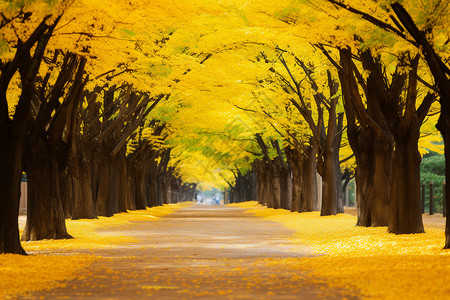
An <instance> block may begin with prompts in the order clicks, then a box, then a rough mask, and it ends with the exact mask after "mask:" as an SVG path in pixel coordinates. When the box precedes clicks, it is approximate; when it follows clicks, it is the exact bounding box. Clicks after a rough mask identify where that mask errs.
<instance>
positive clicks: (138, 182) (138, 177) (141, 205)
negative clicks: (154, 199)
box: [133, 170, 147, 209]
mask: <svg viewBox="0 0 450 300" xmlns="http://www.w3.org/2000/svg"><path fill="white" fill-rule="evenodd" d="M133 177H134V186H135V194H134V197H135V203H136V209H145V208H146V207H147V194H146V189H145V187H146V183H145V178H146V177H145V171H144V170H139V171H138V170H135V172H134V174H133Z"/></svg>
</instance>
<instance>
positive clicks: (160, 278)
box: [0, 205, 356, 299]
mask: <svg viewBox="0 0 450 300" xmlns="http://www.w3.org/2000/svg"><path fill="white" fill-rule="evenodd" d="M244 211H245V210H244V209H243V208H239V207H229V206H208V205H195V206H191V207H183V208H181V209H176V210H174V212H173V213H171V214H169V215H166V216H163V217H159V218H157V219H156V220H153V219H152V220H147V221H145V220H143V219H142V216H141V219H140V220H138V221H131V222H130V223H127V224H124V225H121V226H117V227H114V226H113V227H108V228H106V229H100V230H98V232H99V233H101V235H102V236H103V237H118V236H123V237H127V238H132V240H129V241H125V242H124V241H119V242H118V243H117V244H116V245H114V246H106V245H105V247H95V246H90V245H88V248H90V249H83V247H75V246H73V245H66V244H61V245H56V246H54V247H53V246H52V247H41V245H38V244H37V243H38V242H31V243H30V245H27V244H25V245H24V247H25V249H27V251H28V253H30V254H34V255H33V256H43V254H45V255H46V256H48V257H53V256H71V255H73V254H76V255H82V256H83V257H85V255H86V254H94V255H95V259H94V261H93V262H91V261H90V262H89V266H88V267H86V268H84V269H80V272H79V273H78V274H76V276H74V278H72V279H71V280H68V281H65V282H63V284H62V285H61V286H56V287H52V288H50V289H47V290H40V291H32V292H28V293H25V294H22V295H16V296H14V298H16V299H130V298H138V299H140V298H153V299H323V298H324V297H325V298H326V299H351V298H355V299H356V297H355V296H351V295H349V294H348V293H345V292H343V291H340V290H339V289H338V288H329V287H327V285H326V284H325V283H314V282H312V281H310V280H307V278H306V273H307V271H299V270H296V269H292V268H288V267H284V265H283V264H273V261H274V260H277V259H301V258H305V257H311V256H316V254H312V253H311V251H310V250H309V249H308V248H307V247H299V246H298V245H295V244H294V243H293V241H292V240H291V239H289V238H290V237H292V236H293V234H294V233H295V232H294V231H293V230H291V229H287V228H286V227H284V226H282V225H281V224H279V223H276V222H273V221H266V220H264V219H262V218H258V217H255V216H252V215H250V214H248V213H245V212H244ZM44 243H45V242H44ZM100 244H102V243H100ZM294 248H295V251H294ZM87 260H90V256H87ZM0 277H1V276H0ZM0 298H1V297H0Z"/></svg>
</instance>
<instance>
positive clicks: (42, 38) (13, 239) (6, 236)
mask: <svg viewBox="0 0 450 300" xmlns="http://www.w3.org/2000/svg"><path fill="white" fill-rule="evenodd" d="M15 4H16V3H15V2H12V3H9V4H8V3H1V5H2V10H3V11H5V13H4V14H3V15H2V21H1V26H0V29H1V33H2V38H3V40H4V41H8V46H9V48H7V50H6V51H7V54H8V55H5V56H3V58H2V61H1V75H0V95H1V96H0V97H1V99H0V101H1V110H2V112H1V117H0V127H1V134H0V139H1V147H0V152H1V155H0V157H1V159H2V162H1V163H0V166H1V167H0V172H1V174H2V175H1V186H0V191H1V193H0V194H1V196H0V205H1V209H0V211H1V212H0V222H1V226H0V252H1V253H5V252H6V253H20V254H24V253H25V252H24V250H23V249H22V247H21V245H20V243H19V231H18V223H17V216H18V209H19V204H18V203H19V196H20V178H21V173H22V149H23V146H24V143H25V134H26V130H27V125H28V124H27V122H28V117H29V114H30V113H31V106H32V97H33V92H34V89H35V81H36V76H37V74H38V71H39V67H40V65H41V62H42V59H43V57H44V53H45V50H46V47H47V44H48V42H49V39H50V37H51V34H52V32H53V30H54V29H55V27H56V25H57V24H58V22H59V20H60V18H61V16H60V15H59V16H58V15H56V16H52V13H51V10H52V8H49V9H47V10H46V12H45V13H44V14H43V15H40V14H36V15H34V14H33V13H32V12H30V11H28V10H27V9H26V8H25V7H19V8H18V7H14V5H15ZM9 5H10V6H9ZM29 24H36V25H35V26H32V27H31V28H30V27H27V25H29ZM23 26H25V28H27V29H25V28H24V27H23ZM16 28H24V29H22V30H16ZM3 51H4V50H3ZM17 74H19V75H18V76H19V78H20V79H18V80H19V81H20V90H19V92H18V95H17V100H16V99H14V100H13V99H11V96H10V95H8V94H9V91H10V90H11V89H14V87H12V86H13V83H12V82H13V81H14V80H15V78H17V77H15V76H17ZM15 101H17V102H15ZM11 103H16V106H15V109H14V110H13V111H12V112H11V111H10V110H9V105H10V104H11Z"/></svg>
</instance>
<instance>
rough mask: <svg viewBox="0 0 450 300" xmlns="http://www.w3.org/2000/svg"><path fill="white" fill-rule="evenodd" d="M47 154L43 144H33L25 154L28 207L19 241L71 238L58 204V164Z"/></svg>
mask: <svg viewBox="0 0 450 300" xmlns="http://www.w3.org/2000/svg"><path fill="white" fill-rule="evenodd" d="M38 144H40V145H38ZM50 153H51V152H50V150H49V149H47V148H46V147H45V145H44V144H43V143H35V144H34V149H33V152H28V153H27V157H26V171H27V178H28V204H27V222H26V225H25V229H24V232H23V234H22V240H23V241H37V240H42V239H68V238H72V237H71V236H70V235H69V234H68V233H67V229H66V223H65V215H64V211H63V207H62V204H61V198H60V191H59V184H58V183H59V170H58V163H57V161H56V160H55V157H54V156H53V155H51V154H50ZM51 182H53V184H50V183H51ZM43 197H45V198H43Z"/></svg>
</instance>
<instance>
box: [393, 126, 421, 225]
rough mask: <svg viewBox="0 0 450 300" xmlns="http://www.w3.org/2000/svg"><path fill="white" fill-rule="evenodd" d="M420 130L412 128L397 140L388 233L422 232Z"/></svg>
mask: <svg viewBox="0 0 450 300" xmlns="http://www.w3.org/2000/svg"><path fill="white" fill-rule="evenodd" d="M419 128H420V127H419ZM419 128H417V127H416V128H411V129H410V130H408V131H407V132H405V136H403V138H402V139H400V138H397V139H396V143H395V151H394V160H393V173H392V177H393V178H396V180H393V182H392V187H391V206H390V207H391V210H390V218H389V227H388V231H389V232H390V233H395V234H410V233H423V232H425V231H424V228H423V222H422V207H421V199H420V161H421V156H420V153H419V150H418V146H417V145H418V141H419V134H420V133H419Z"/></svg>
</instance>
